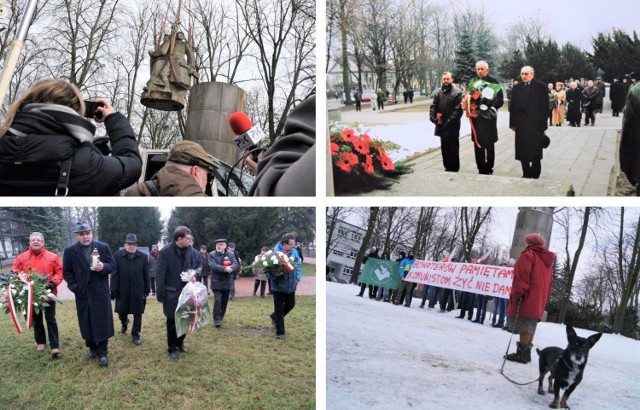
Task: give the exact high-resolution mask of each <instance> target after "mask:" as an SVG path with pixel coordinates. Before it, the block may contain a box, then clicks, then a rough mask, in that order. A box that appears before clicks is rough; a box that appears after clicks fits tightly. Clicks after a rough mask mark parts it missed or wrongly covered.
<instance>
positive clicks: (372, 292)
mask: <svg viewBox="0 0 640 410" xmlns="http://www.w3.org/2000/svg"><path fill="white" fill-rule="evenodd" d="M367 286H369V299H373V298H375V297H376V292H377V291H378V287H377V286H373V285H367V284H366V283H361V284H360V293H359V294H358V295H360V296H362V295H364V290H365V289H366V288H367Z"/></svg>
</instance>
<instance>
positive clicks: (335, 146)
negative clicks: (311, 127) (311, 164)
mask: <svg viewBox="0 0 640 410" xmlns="http://www.w3.org/2000/svg"><path fill="white" fill-rule="evenodd" d="M338 152H340V146H339V145H338V144H336V143H335V142H332V143H331V155H332V156H335V155H338Z"/></svg>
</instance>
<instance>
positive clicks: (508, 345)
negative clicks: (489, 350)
mask: <svg viewBox="0 0 640 410" xmlns="http://www.w3.org/2000/svg"><path fill="white" fill-rule="evenodd" d="M521 304H522V299H520V300H519V301H518V307H517V309H516V317H515V319H514V321H513V328H514V329H516V328H517V324H518V317H520V305H521ZM509 333H511V337H509V343H508V344H507V351H506V352H505V353H504V360H503V361H502V367H501V368H500V374H501V375H502V376H504V378H505V379H507V380H508V381H510V382H511V383H513V384H516V385H518V386H526V385H528V384H532V383H535V382H539V381H540V380H542V379H543V378H544V375H545V374H547V371H549V370H550V369H552V368H553V367H554V366H555V365H556V363H558V360H559V359H560V357H558V358H557V359H556V360H555V361H554V362H553V363H552V364H551V365H550V366H549V367H547V371H545V372H544V373H542V374H541V375H540V376H538V378H537V379H535V380H532V381H530V382H526V383H520V382H517V381H515V380H513V379H512V378H510V377H509V376H507V375H506V374H504V365H505V364H506V363H507V354H508V353H509V347H511V340H512V339H513V332H512V331H509ZM561 357H562V356H561Z"/></svg>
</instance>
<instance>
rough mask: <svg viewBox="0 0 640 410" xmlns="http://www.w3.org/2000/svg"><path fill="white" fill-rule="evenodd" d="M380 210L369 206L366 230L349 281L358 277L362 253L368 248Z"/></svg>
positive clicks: (356, 281) (356, 280)
mask: <svg viewBox="0 0 640 410" xmlns="http://www.w3.org/2000/svg"><path fill="white" fill-rule="evenodd" d="M379 212H380V208H377V207H371V208H369V217H368V219H367V230H366V231H365V233H364V236H363V238H362V246H361V247H360V250H359V251H358V255H357V256H356V261H355V263H354V265H353V271H352V272H351V283H358V278H359V277H360V266H361V265H362V260H363V259H364V253H365V251H366V250H367V248H368V243H369V241H370V240H371V235H372V234H373V230H374V228H375V225H376V220H377V219H378V213H379Z"/></svg>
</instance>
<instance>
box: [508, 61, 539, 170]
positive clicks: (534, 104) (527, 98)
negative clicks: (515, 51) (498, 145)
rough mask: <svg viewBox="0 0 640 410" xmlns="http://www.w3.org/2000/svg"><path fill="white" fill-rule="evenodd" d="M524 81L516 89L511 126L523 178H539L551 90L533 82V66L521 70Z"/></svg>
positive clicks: (511, 109) (510, 111)
mask: <svg viewBox="0 0 640 410" xmlns="http://www.w3.org/2000/svg"><path fill="white" fill-rule="evenodd" d="M520 77H521V78H522V82H521V83H520V84H518V85H516V86H515V87H513V101H512V102H511V107H510V109H509V127H510V128H511V129H512V130H513V131H515V132H516V159H517V160H518V161H520V162H521V163H522V177H523V178H539V177H540V173H541V172H542V165H541V163H540V161H541V160H542V149H543V147H544V145H543V144H544V140H545V138H546V136H545V134H544V132H545V130H546V129H547V118H548V117H549V90H548V89H547V86H546V85H545V84H544V83H542V82H540V81H538V80H534V78H533V77H534V71H533V67H530V66H524V67H522V69H521V70H520Z"/></svg>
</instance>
